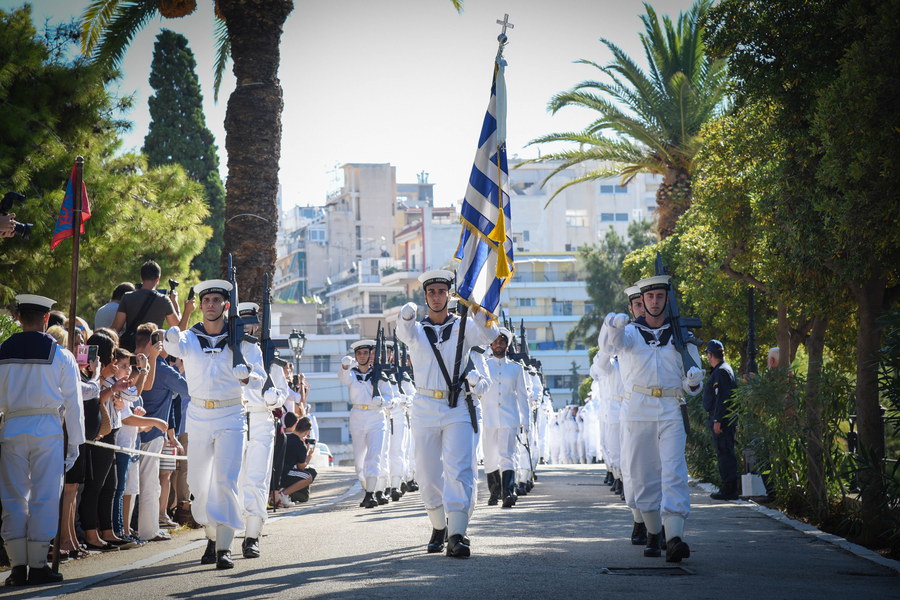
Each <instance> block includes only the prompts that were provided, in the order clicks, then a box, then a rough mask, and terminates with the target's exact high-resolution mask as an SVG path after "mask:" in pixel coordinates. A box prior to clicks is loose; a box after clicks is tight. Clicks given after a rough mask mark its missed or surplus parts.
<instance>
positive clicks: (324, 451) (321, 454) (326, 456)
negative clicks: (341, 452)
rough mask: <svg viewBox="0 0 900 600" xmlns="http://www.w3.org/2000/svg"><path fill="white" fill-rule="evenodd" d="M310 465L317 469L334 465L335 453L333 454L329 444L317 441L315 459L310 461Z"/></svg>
mask: <svg viewBox="0 0 900 600" xmlns="http://www.w3.org/2000/svg"><path fill="white" fill-rule="evenodd" d="M309 466H311V467H312V468H313V469H315V470H317V471H321V470H322V469H327V468H329V467H333V466H334V455H332V454H331V449H330V448H329V447H328V444H326V443H325V442H316V451H315V453H314V454H313V459H312V461H311V462H310V463H309Z"/></svg>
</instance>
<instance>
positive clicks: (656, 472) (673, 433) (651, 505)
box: [622, 419, 691, 519]
mask: <svg viewBox="0 0 900 600" xmlns="http://www.w3.org/2000/svg"><path fill="white" fill-rule="evenodd" d="M622 427H624V428H625V434H624V439H623V446H622V449H623V450H624V452H623V454H622V464H623V466H624V467H625V471H627V472H628V473H629V478H630V479H631V488H632V490H633V492H632V494H633V495H634V508H637V509H638V510H640V511H641V512H651V511H656V510H658V511H660V513H661V515H662V518H663V519H665V518H666V517H670V516H678V517H682V518H687V516H688V514H689V513H690V511H691V502H690V489H689V488H688V472H687V462H686V461H685V458H684V445H685V442H686V440H687V434H685V432H684V423H683V422H682V421H681V419H679V420H677V421H676V420H671V419H670V420H664V421H622ZM627 489H628V488H627V487H626V492H627Z"/></svg>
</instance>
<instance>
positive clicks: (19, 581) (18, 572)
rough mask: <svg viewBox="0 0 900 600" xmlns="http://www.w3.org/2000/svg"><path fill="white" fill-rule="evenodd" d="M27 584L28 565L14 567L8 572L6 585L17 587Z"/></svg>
mask: <svg viewBox="0 0 900 600" xmlns="http://www.w3.org/2000/svg"><path fill="white" fill-rule="evenodd" d="M26 583H28V565H16V566H15V567H13V568H12V569H10V570H9V577H7V578H6V585H8V586H15V587H18V586H20V585H25V584H26Z"/></svg>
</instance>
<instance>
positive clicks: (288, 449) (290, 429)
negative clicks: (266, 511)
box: [275, 413, 317, 508]
mask: <svg viewBox="0 0 900 600" xmlns="http://www.w3.org/2000/svg"><path fill="white" fill-rule="evenodd" d="M284 425H285V433H286V434H287V435H286V439H285V443H284V466H283V469H282V475H281V485H282V486H284V487H283V488H282V489H280V490H278V493H276V494H275V500H276V502H277V506H280V507H282V508H288V507H290V506H293V501H292V499H291V497H292V495H294V494H296V493H297V492H300V491H301V490H306V489H308V488H309V486H310V485H311V484H312V482H313V481H314V480H315V478H316V475H317V473H316V470H315V469H313V468H312V467H310V466H309V461H310V460H312V457H313V454H314V453H315V451H316V449H315V441H314V440H311V441H308V440H309V434H310V431H311V430H312V423H310V420H309V419H308V418H306V417H301V418H300V419H297V416H296V415H294V414H293V413H287V414H286V415H285V416H284ZM306 496H307V498H308V492H307V494H306Z"/></svg>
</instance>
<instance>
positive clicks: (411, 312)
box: [400, 302, 418, 321]
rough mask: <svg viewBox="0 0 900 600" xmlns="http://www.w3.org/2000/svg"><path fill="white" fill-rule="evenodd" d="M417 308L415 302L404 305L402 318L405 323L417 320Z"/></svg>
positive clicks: (401, 312) (401, 310) (401, 313)
mask: <svg viewBox="0 0 900 600" xmlns="http://www.w3.org/2000/svg"><path fill="white" fill-rule="evenodd" d="M416 309H418V307H417V306H416V303H415V302H407V303H406V304H404V305H403V308H401V309H400V318H401V319H403V320H404V321H412V320H413V319H415V318H416Z"/></svg>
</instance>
